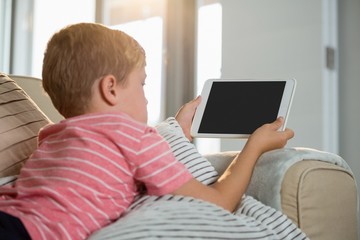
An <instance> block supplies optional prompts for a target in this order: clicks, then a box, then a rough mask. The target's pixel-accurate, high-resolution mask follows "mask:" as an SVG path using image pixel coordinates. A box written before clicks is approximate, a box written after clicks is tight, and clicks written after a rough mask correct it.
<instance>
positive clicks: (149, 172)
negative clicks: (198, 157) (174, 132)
mask: <svg viewBox="0 0 360 240" xmlns="http://www.w3.org/2000/svg"><path fill="white" fill-rule="evenodd" d="M191 178H192V176H191V174H190V173H189V172H188V171H187V169H186V168H185V167H184V165H183V164H181V163H179V162H178V161H176V160H175V158H174V156H173V153H172V152H171V150H170V148H169V146H168V144H167V143H166V142H165V140H164V139H163V138H162V137H161V136H160V135H159V134H158V133H157V132H156V130H155V129H154V128H151V127H148V126H146V125H145V124H141V123H139V122H136V121H134V120H132V119H131V118H130V117H129V116H127V115H125V114H122V113H107V114H89V115H83V116H79V117H74V118H70V119H67V120H64V121H62V122H60V123H58V124H54V125H50V126H47V127H45V128H44V129H43V130H42V131H41V132H40V134H39V147H38V149H37V150H36V151H35V152H34V153H33V155H32V156H31V157H30V159H29V160H28V161H27V162H26V164H25V166H24V167H23V168H22V170H21V172H20V175H19V178H18V180H17V182H16V184H15V187H14V189H5V188H2V189H0V211H4V212H7V213H9V214H11V215H13V216H16V217H18V218H20V219H21V221H22V222H23V224H24V225H25V227H26V229H27V230H28V232H29V234H30V236H31V237H32V239H85V238H86V237H88V236H89V234H91V233H92V232H94V231H95V230H97V229H100V228H102V227H103V226H105V225H107V224H109V223H111V222H113V221H114V220H116V219H117V218H119V216H120V215H121V214H122V213H123V212H124V210H125V209H127V208H128V207H129V205H130V204H131V203H132V202H133V200H134V197H135V196H137V195H138V194H139V189H140V185H143V186H145V187H146V189H147V192H148V193H149V194H150V195H164V194H167V193H171V192H173V191H174V190H176V189H177V188H179V187H180V186H181V185H183V184H184V183H186V182H187V181H189V180H190V179H191ZM4 192H7V193H6V194H4Z"/></svg>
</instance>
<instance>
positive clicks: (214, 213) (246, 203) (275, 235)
mask: <svg viewBox="0 0 360 240" xmlns="http://www.w3.org/2000/svg"><path fill="white" fill-rule="evenodd" d="M100 239H101V240H105V239H294V240H303V239H308V238H307V237H306V236H305V234H304V233H302V232H301V230H300V229H298V228H297V227H296V226H295V225H294V224H293V223H292V222H291V221H290V220H289V219H288V218H287V217H286V216H285V215H283V214H282V213H281V212H279V211H277V210H275V209H273V208H270V207H268V206H265V205H263V204H262V203H260V202H258V201H256V200H255V199H253V198H252V197H250V196H246V197H244V198H243V201H242V203H241V205H240V207H239V209H238V210H237V211H236V212H235V213H233V214H232V213H230V212H228V211H226V210H224V209H222V208H219V207H217V206H215V205H213V204H210V203H207V202H203V201H200V200H197V199H194V198H190V197H181V196H172V195H165V196H162V197H154V196H144V197H142V198H140V199H139V200H138V201H137V202H135V203H134V204H133V205H132V207H131V208H130V209H129V210H128V211H127V212H126V213H125V215H124V216H123V217H122V218H120V219H119V220H118V221H116V222H115V223H113V224H111V225H109V226H107V227H105V228H103V229H101V230H100V231H98V232H95V233H94V234H93V235H92V236H91V237H90V238H89V240H100Z"/></svg>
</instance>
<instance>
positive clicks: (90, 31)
mask: <svg viewBox="0 0 360 240" xmlns="http://www.w3.org/2000/svg"><path fill="white" fill-rule="evenodd" d="M144 66H145V52H144V49H143V48H142V47H141V46H140V44H139V43H138V42H137V41H136V40H135V39H133V38H132V37H130V36H129V35H127V34H126V33H124V32H122V31H119V30H113V29H110V28H107V27H105V26H103V25H101V24H96V23H79V24H74V25H70V26H68V27H66V28H64V29H62V30H60V31H59V32H57V33H55V34H54V36H53V37H52V38H51V39H50V41H49V42H48V45H47V49H46V51H45V55H44V61H43V71H42V78H43V87H44V89H45V91H46V92H47V93H48V95H49V96H50V98H51V100H52V102H53V104H54V106H55V107H56V109H57V110H58V111H59V112H60V113H61V114H62V115H63V116H64V117H65V118H68V117H73V116H77V115H80V114H83V113H84V112H85V110H86V108H87V106H88V102H89V100H90V99H91V89H92V86H93V83H94V81H95V80H96V79H99V78H101V77H103V76H105V75H108V74H112V75H114V76H115V77H116V79H117V81H119V82H121V83H122V84H125V79H126V77H127V76H128V74H129V73H130V72H131V71H132V70H134V69H136V68H141V67H144Z"/></svg>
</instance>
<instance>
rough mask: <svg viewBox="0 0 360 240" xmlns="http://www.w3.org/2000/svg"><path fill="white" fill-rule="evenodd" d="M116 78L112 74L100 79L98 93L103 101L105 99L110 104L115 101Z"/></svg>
mask: <svg viewBox="0 0 360 240" xmlns="http://www.w3.org/2000/svg"><path fill="white" fill-rule="evenodd" d="M117 84H118V82H117V80H116V78H115V76H114V75H106V76H105V77H103V79H101V81H100V86H99V87H100V93H101V96H102V97H103V99H104V101H106V102H107V103H108V104H110V105H111V106H113V105H115V104H116V103H117V100H118V99H117V95H118V92H117V89H116V87H117Z"/></svg>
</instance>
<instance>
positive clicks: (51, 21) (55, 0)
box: [31, 0, 95, 78]
mask: <svg viewBox="0 0 360 240" xmlns="http://www.w3.org/2000/svg"><path fill="white" fill-rule="evenodd" d="M65 15H66V17H65ZM94 21H95V0H91V1H89V0H76V1H73V0H52V1H48V0H35V1H34V14H33V41H32V43H33V45H32V72H31V75H32V76H35V77H39V78H41V72H42V62H43V57H44V52H45V49H46V44H47V42H48V41H49V39H50V38H51V36H52V35H53V34H54V33H55V32H57V31H59V30H60V29H61V28H63V27H65V26H66V25H69V24H74V23H79V22H94Z"/></svg>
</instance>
